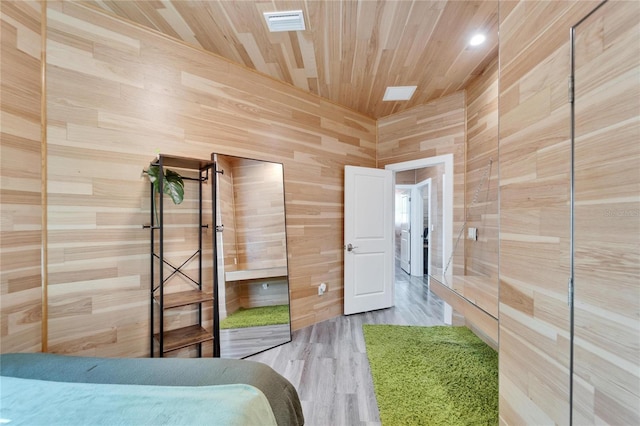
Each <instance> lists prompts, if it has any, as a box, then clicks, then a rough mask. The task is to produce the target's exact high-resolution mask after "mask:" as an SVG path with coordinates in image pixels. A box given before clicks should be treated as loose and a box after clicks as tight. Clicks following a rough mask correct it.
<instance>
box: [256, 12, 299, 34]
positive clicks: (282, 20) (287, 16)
mask: <svg viewBox="0 0 640 426" xmlns="http://www.w3.org/2000/svg"><path fill="white" fill-rule="evenodd" d="M263 15H264V19H266V21H267V26H268V27H269V31H271V32H272V33H274V32H278V31H302V30H304V29H305V26H304V16H303V15H302V11H301V10H289V11H287V12H264V13H263Z"/></svg>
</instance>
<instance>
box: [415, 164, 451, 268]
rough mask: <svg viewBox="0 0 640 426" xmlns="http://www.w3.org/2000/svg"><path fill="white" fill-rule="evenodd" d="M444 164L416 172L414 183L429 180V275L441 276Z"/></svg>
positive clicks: (442, 258)
mask: <svg viewBox="0 0 640 426" xmlns="http://www.w3.org/2000/svg"><path fill="white" fill-rule="evenodd" d="M443 175H444V164H438V165H437V166H433V167H423V168H421V169H418V170H416V182H423V181H425V180H427V179H429V178H431V194H430V197H431V224H432V225H433V230H432V231H429V251H430V252H431V271H430V272H429V273H430V274H431V275H435V276H441V275H442V271H443V269H444V268H443V266H442V265H443V260H444V261H445V262H446V261H447V259H444V253H442V238H443V234H442V222H443V211H442V203H443V201H442V195H443V194H442V184H443V181H442V176H443Z"/></svg>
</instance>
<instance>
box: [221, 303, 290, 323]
mask: <svg viewBox="0 0 640 426" xmlns="http://www.w3.org/2000/svg"><path fill="white" fill-rule="evenodd" d="M276 324H289V305H275V306H263V307H260V308H248V309H244V308H240V309H239V310H237V311H235V312H234V313H232V314H231V315H229V316H228V317H226V318H225V319H223V320H221V321H220V328H221V329H227V328H245V327H259V326H263V325H276Z"/></svg>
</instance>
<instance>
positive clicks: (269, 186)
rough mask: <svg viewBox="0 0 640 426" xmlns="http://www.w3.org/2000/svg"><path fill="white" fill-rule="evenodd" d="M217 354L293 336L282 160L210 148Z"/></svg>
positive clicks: (239, 354)
mask: <svg viewBox="0 0 640 426" xmlns="http://www.w3.org/2000/svg"><path fill="white" fill-rule="evenodd" d="M212 159H213V160H214V162H215V164H216V185H217V186H216V206H215V211H216V225H217V238H216V246H217V247H216V249H217V256H218V259H217V263H218V304H219V312H220V356H221V357H223V358H245V357H247V356H250V355H253V354H255V353H258V352H261V351H264V350H266V349H270V348H272V347H274V346H278V345H281V344H283V343H287V342H289V341H291V322H290V314H289V312H290V311H289V281H288V273H287V238H286V227H285V210H284V183H283V167H282V164H279V163H272V162H268V161H261V160H253V159H247V158H241V157H233V156H229V155H221V154H212Z"/></svg>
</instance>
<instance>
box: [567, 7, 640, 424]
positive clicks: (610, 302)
mask: <svg viewBox="0 0 640 426" xmlns="http://www.w3.org/2000/svg"><path fill="white" fill-rule="evenodd" d="M574 51H575V144H574V146H575V148H574V153H575V173H574V188H575V207H574V218H575V232H574V253H575V254H574V256H575V302H574V362H573V366H574V369H573V384H574V387H573V424H576V425H578V424H612V425H614V424H619V425H623V424H624V425H637V424H640V3H637V2H616V1H613V2H609V3H606V4H605V5H604V6H602V7H601V8H599V9H598V11H597V12H595V13H594V14H593V15H592V16H590V17H589V18H588V19H587V20H586V21H584V22H583V23H581V24H580V25H579V26H578V27H577V28H576V37H575V49H574Z"/></svg>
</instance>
